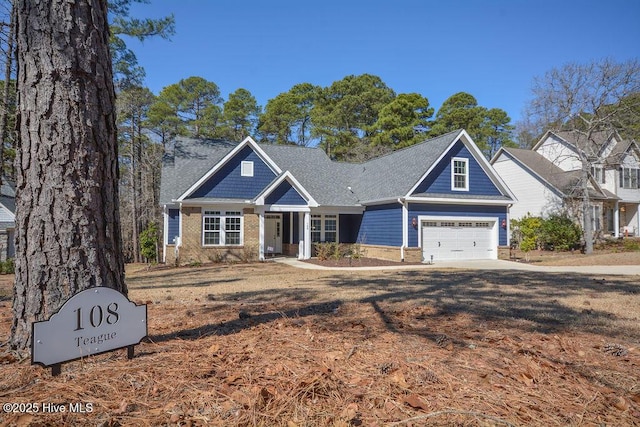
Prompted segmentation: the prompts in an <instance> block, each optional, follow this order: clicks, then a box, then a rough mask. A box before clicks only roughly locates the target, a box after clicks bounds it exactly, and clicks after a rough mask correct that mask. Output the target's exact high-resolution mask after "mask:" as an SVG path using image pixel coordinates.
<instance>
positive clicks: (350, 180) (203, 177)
mask: <svg viewBox="0 0 640 427" xmlns="http://www.w3.org/2000/svg"><path fill="white" fill-rule="evenodd" d="M160 199H161V204H162V205H163V207H164V260H165V262H168V263H174V262H176V257H179V258H178V262H180V263H189V262H194V261H200V262H202V261H207V260H217V259H225V258H229V257H236V258H243V257H248V256H249V255H253V253H254V252H255V256H256V257H257V258H259V259H264V258H266V257H269V256H271V255H273V254H284V255H290V256H298V258H300V259H308V258H310V257H311V256H312V250H313V243H314V242H339V243H359V244H361V245H362V247H363V248H364V250H365V251H366V254H367V256H370V257H376V258H384V259H391V260H396V261H401V260H406V261H413V262H415V261H423V260H424V261H431V260H433V261H439V260H446V259H449V260H450V259H476V258H487V259H496V258H497V256H498V246H506V245H508V232H507V212H508V207H509V206H510V205H511V204H512V203H514V201H515V199H514V197H513V195H512V194H511V192H510V191H509V189H508V188H507V186H506V185H505V184H504V182H503V181H502V180H501V179H500V177H499V176H498V175H497V174H496V173H495V172H494V170H493V169H492V167H491V165H490V164H489V162H488V161H487V160H486V159H485V158H484V157H483V155H482V153H481V152H480V150H479V149H478V147H477V146H476V145H475V144H474V142H473V141H472V140H471V138H470V137H469V135H468V134H467V133H466V132H465V131H463V130H461V131H457V132H452V133H449V134H446V135H442V136H440V137H437V138H434V139H431V140H428V141H425V142H423V143H421V144H417V145H414V146H411V147H408V148H405V149H402V150H398V151H396V152H393V153H391V154H388V155H386V156H382V157H379V158H376V159H373V160H370V161H368V162H365V163H358V164H354V163H340V162H335V161H332V160H331V159H329V158H328V157H327V155H326V154H325V153H324V151H323V150H321V149H319V148H305V147H299V146H284V145H270V144H257V143H256V142H254V141H253V140H252V139H251V138H247V139H245V140H244V141H243V142H241V143H240V144H236V143H231V142H228V141H220V140H193V139H183V138H180V139H178V140H177V141H176V143H175V148H174V149H173V150H172V153H171V154H170V155H168V156H166V158H165V160H164V165H163V170H162V185H161V195H160Z"/></svg>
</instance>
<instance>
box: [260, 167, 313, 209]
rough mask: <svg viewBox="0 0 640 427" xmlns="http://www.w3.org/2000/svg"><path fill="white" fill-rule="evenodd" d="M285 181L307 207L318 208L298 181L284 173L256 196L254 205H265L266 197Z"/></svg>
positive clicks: (289, 174)
mask: <svg viewBox="0 0 640 427" xmlns="http://www.w3.org/2000/svg"><path fill="white" fill-rule="evenodd" d="M284 180H287V181H288V182H289V184H291V185H292V186H293V188H294V189H295V190H296V191H297V192H298V193H299V194H301V195H302V197H303V198H304V199H305V200H306V202H307V206H308V207H312V208H315V207H318V206H319V205H318V202H316V201H315V199H314V198H313V197H312V196H311V194H309V192H308V191H307V190H306V189H305V188H304V187H303V186H302V184H300V183H299V182H298V180H297V179H296V178H295V177H294V176H293V175H292V174H291V172H289V171H286V172H285V173H283V174H282V175H281V176H280V177H279V178H278V179H276V180H275V181H274V182H273V183H272V184H271V185H270V186H269V187H267V188H265V189H264V191H263V192H262V193H261V194H260V196H258V198H257V199H256V201H255V203H256V205H258V206H261V205H264V204H265V199H266V197H267V196H268V195H269V194H271V193H272V192H273V191H274V190H275V189H276V188H278V186H279V185H280V184H282V183H283V182H284Z"/></svg>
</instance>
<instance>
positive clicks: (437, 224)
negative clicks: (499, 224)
mask: <svg viewBox="0 0 640 427" xmlns="http://www.w3.org/2000/svg"><path fill="white" fill-rule="evenodd" d="M494 225H495V222H487V221H477V220H476V221H474V220H473V219H469V220H465V221H423V223H422V248H423V257H424V259H425V260H428V261H429V260H431V259H433V261H437V260H465V259H491V258H494V257H495V256H494V255H495V248H493V247H492V246H493V242H494V240H493V238H492V237H493V236H492V234H493V228H494ZM432 256H433V258H431V257H432Z"/></svg>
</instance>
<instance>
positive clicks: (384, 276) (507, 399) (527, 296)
mask: <svg viewBox="0 0 640 427" xmlns="http://www.w3.org/2000/svg"><path fill="white" fill-rule="evenodd" d="M638 279H639V278H638V277H622V276H610V277H594V276H584V275H578V274H545V273H532V272H517V271H509V272H498V271H482V272H472V271H454V270H434V269H429V270H411V269H407V270H404V271H377V272H362V271H358V272H344V271H308V270H296V269H293V268H290V267H286V266H283V265H279V264H274V263H264V264H247V265H233V266H226V265H218V266H205V267H199V268H180V269H164V268H163V269H152V270H150V271H146V269H144V268H143V267H141V266H130V267H129V269H128V274H127V283H128V285H129V287H130V293H129V296H130V298H131V299H132V300H134V301H137V302H139V303H147V304H148V319H149V340H148V341H146V342H144V343H142V344H141V345H139V346H137V347H136V356H135V358H134V359H133V360H127V359H126V356H125V353H126V352H125V351H124V350H118V351H115V352H112V353H108V354H105V355H101V356H97V357H94V358H89V359H86V360H82V361H77V362H71V363H69V364H66V365H63V369H62V374H61V375H60V376H58V377H51V374H50V372H49V370H45V369H43V368H41V367H39V366H30V365H29V361H28V360H26V361H20V360H16V359H15V358H14V357H13V356H12V354H10V353H8V352H7V351H6V345H3V347H2V348H0V353H2V352H3V351H4V355H3V356H0V357H1V358H2V362H1V363H2V364H0V401H1V402H2V403H5V402H22V403H28V402H37V403H58V404H65V405H68V404H69V403H85V404H87V403H91V404H92V409H93V411H92V412H90V413H84V414H79V413H69V412H66V413H62V414H61V413H56V414H52V413H47V414H43V413H34V414H7V413H0V424H2V425H19V426H22V425H34V426H41V425H56V426H57V425H92V426H119V425H134V426H144V425H151V426H159V425H167V426H170V425H172V426H178V425H181V426H201V425H217V426H227V425H230V426H233V425H243V426H287V427H293V426H360V425H361V426H383V425H384V426H419V425H460V426H468V425H469V426H476V425H479V426H494V425H495V426H513V425H518V426H525V425H526V426H529V425H534V426H553V425H562V426H565V425H573V426H593V425H609V426H621V425H640V322H639V320H640V285H639V284H638ZM7 283H8V282H5V283H4V286H2V285H0V316H1V317H0V341H1V342H4V341H6V337H8V334H9V327H10V304H11V302H10V295H9V294H10V291H9V290H8V289H9V287H8V286H9V285H8V284H7Z"/></svg>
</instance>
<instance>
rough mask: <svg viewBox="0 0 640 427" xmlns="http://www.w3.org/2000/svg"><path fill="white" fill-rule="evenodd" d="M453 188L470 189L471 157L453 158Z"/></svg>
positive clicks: (457, 189)
mask: <svg viewBox="0 0 640 427" xmlns="http://www.w3.org/2000/svg"><path fill="white" fill-rule="evenodd" d="M451 190H453V191H469V159H464V158H461V157H454V158H453V159H451Z"/></svg>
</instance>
